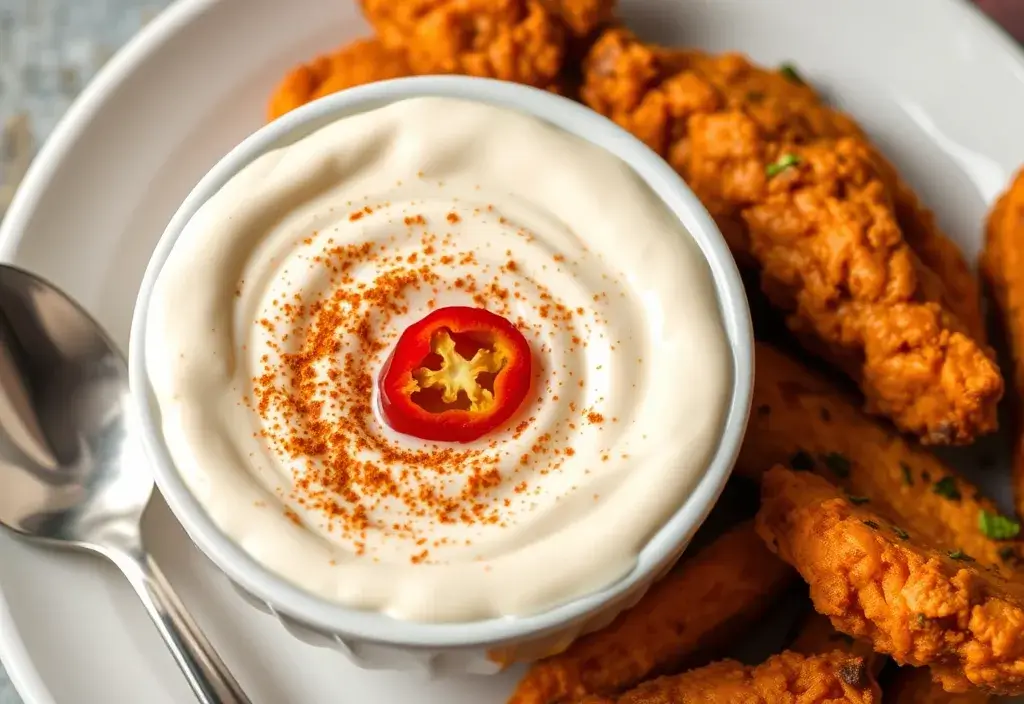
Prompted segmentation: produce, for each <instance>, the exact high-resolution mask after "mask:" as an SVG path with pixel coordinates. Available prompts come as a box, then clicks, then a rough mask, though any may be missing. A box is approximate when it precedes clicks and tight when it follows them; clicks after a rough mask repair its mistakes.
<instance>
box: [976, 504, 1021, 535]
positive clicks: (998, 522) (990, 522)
mask: <svg viewBox="0 0 1024 704" xmlns="http://www.w3.org/2000/svg"><path fill="white" fill-rule="evenodd" d="M978 528H980V529H981V532H982V533H984V534H985V537H988V538H992V539H993V540H1010V539H1011V538H1016V537H1017V535H1019V534H1020V523H1018V522H1017V521H1015V520H1013V519H1012V518H1007V517H1006V516H1001V515H999V514H998V513H993V512H991V511H985V510H982V512H981V513H979V514H978Z"/></svg>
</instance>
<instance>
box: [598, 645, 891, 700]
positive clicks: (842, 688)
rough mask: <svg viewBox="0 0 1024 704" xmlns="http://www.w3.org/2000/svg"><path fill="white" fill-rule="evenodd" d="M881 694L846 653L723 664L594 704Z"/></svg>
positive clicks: (845, 697) (854, 697) (791, 655)
mask: <svg viewBox="0 0 1024 704" xmlns="http://www.w3.org/2000/svg"><path fill="white" fill-rule="evenodd" d="M881 700H882V699H881V694H880V692H879V689H878V685H877V684H875V682H874V679H873V678H872V676H871V673H870V672H868V670H867V668H866V667H865V665H864V661H863V660H862V659H861V658H858V657H855V656H851V655H849V654H848V653H844V652H842V651H835V652H832V653H827V654H823V655H814V656H805V655H801V654H800V653H793V652H784V653H780V654H779V655H776V656H774V657H772V658H769V659H768V660H767V661H765V662H764V663H763V664H761V665H758V666H757V667H748V666H746V665H741V664H740V663H738V662H735V661H733V660H723V661H722V662H716V663H713V664H711V665H708V666H707V667H702V668H700V669H697V670H691V671H689V672H686V673H683V674H681V675H676V676H674V677H662V678H660V679H656V680H652V681H650V682H645V683H644V684H642V685H640V686H639V687H637V688H636V689H633V690H631V691H629V692H626V693H625V694H623V695H622V696H620V697H618V698H617V699H616V698H604V699H602V698H593V699H590V700H588V699H585V700H583V701H584V702H588V701H589V702H591V703H592V704H877V703H878V702H880V701H881Z"/></svg>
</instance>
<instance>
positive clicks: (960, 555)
mask: <svg viewBox="0 0 1024 704" xmlns="http://www.w3.org/2000/svg"><path fill="white" fill-rule="evenodd" d="M946 554H947V555H949V558H950V559H951V560H959V561H960V562H974V558H973V557H971V556H970V555H968V554H967V553H965V552H964V551H963V550H950V551H949V552H948V553H946Z"/></svg>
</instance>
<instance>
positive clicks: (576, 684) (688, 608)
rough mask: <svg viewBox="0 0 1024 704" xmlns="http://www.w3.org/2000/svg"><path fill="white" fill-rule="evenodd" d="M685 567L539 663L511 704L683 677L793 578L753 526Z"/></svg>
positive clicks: (550, 703) (556, 702) (547, 702)
mask: <svg viewBox="0 0 1024 704" xmlns="http://www.w3.org/2000/svg"><path fill="white" fill-rule="evenodd" d="M684 560H685V561H684V562H682V563H681V564H680V565H678V566H677V567H676V568H675V569H674V570H672V571H671V572H669V574H668V575H667V576H666V577H664V578H663V579H662V580H661V581H660V582H658V583H657V584H655V585H654V586H653V587H652V588H651V590H650V591H649V592H647V594H646V595H644V597H643V598H642V599H641V600H640V602H639V603H638V604H637V605H636V606H634V607H633V608H632V609H630V610H628V611H626V612H625V613H623V614H622V615H620V616H619V617H618V618H617V619H615V621H613V622H612V623H611V625H609V626H608V627H606V628H603V629H602V630H600V631H597V632H595V633H592V634H590V635H587V636H584V637H583V638H581V639H579V640H578V641H576V642H575V643H573V644H572V645H571V646H569V648H568V650H566V651H565V652H564V653H561V654H559V655H555V656H553V657H550V658H547V659H545V660H541V661H540V662H538V663H535V664H534V665H533V666H532V667H531V668H530V670H529V671H528V672H527V673H526V676H525V677H524V678H523V680H522V681H521V682H520V683H519V687H518V688H517V689H516V691H515V693H514V694H513V695H512V698H511V699H510V700H509V704H563V703H568V702H575V701H577V700H578V699H580V698H582V697H584V696H586V695H588V694H599V695H614V694H617V693H619V692H622V691H624V690H626V689H629V688H630V687H632V686H634V685H636V684H638V683H639V682H641V681H643V680H644V679H646V678H648V677H650V676H652V675H657V674H662V673H666V672H673V671H677V670H678V669H679V668H680V667H683V666H685V664H686V663H687V661H688V660H689V659H691V658H692V657H693V656H694V655H695V654H696V653H700V652H705V651H707V650H712V649H715V648H717V647H719V646H720V645H721V643H722V642H723V641H724V640H726V639H728V637H729V636H733V635H736V633H737V632H738V629H741V628H742V627H743V626H744V625H745V624H748V623H750V622H751V621H752V620H753V619H754V618H756V617H757V616H759V615H760V614H762V613H763V612H764V611H766V610H767V609H769V608H771V605H772V603H773V601H774V598H775V597H776V596H777V595H778V594H779V593H781V592H782V591H783V589H785V587H786V586H788V585H789V584H791V583H792V580H793V577H794V576H795V575H794V574H793V572H792V570H790V569H789V567H788V566H786V565H785V564H784V563H783V562H782V561H781V560H779V559H778V558H776V557H775V556H774V555H772V554H771V552H770V551H768V550H767V549H766V548H765V546H764V545H763V544H762V543H761V542H760V539H759V538H758V536H757V534H756V533H755V532H754V528H753V524H752V523H751V522H746V523H743V524H741V525H739V526H737V527H736V528H734V529H733V530H731V531H729V532H728V533H726V534H725V535H723V536H721V537H720V538H718V539H717V540H715V541H714V542H712V543H711V544H710V545H708V546H707V547H706V548H704V549H703V550H700V551H699V552H698V553H696V554H695V555H694V556H693V557H688V558H684Z"/></svg>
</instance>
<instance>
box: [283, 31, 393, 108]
mask: <svg viewBox="0 0 1024 704" xmlns="http://www.w3.org/2000/svg"><path fill="white" fill-rule="evenodd" d="M412 73H413V71H412V69H411V68H410V67H409V64H408V62H407V61H406V60H405V56H404V55H403V54H402V53H401V52H398V51H392V50H390V49H388V48H386V47H385V46H384V45H383V44H382V43H381V42H380V40H378V39H375V38H367V39H357V40H356V41H354V42H352V43H351V44H346V45H345V46H343V47H340V48H339V49H338V50H337V51H335V52H333V53H331V54H325V55H323V56H318V57H317V58H315V59H313V60H312V61H310V62H309V63H307V64H302V65H300V66H297V67H296V68H294V69H292V70H291V71H289V72H288V74H287V75H286V76H285V77H284V79H283V80H282V81H281V83H280V84H278V86H277V88H276V90H275V91H274V94H273V95H272V96H271V98H270V104H269V105H268V107H267V116H268V118H269V119H270V120H275V119H277V118H278V117H280V116H281V115H284V114H285V113H287V112H289V111H291V110H294V109H295V108H298V107H301V106H303V105H305V104H306V103H309V102H312V101H314V100H316V99H317V98H322V97H324V96H325V95H330V94H331V93H336V92H338V91H340V90H344V89H346V88H352V87H353V86H358V85H362V84H364V83H373V82H374V81H383V80H387V79H389V78H402V77H403V76H411V75H412Z"/></svg>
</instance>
